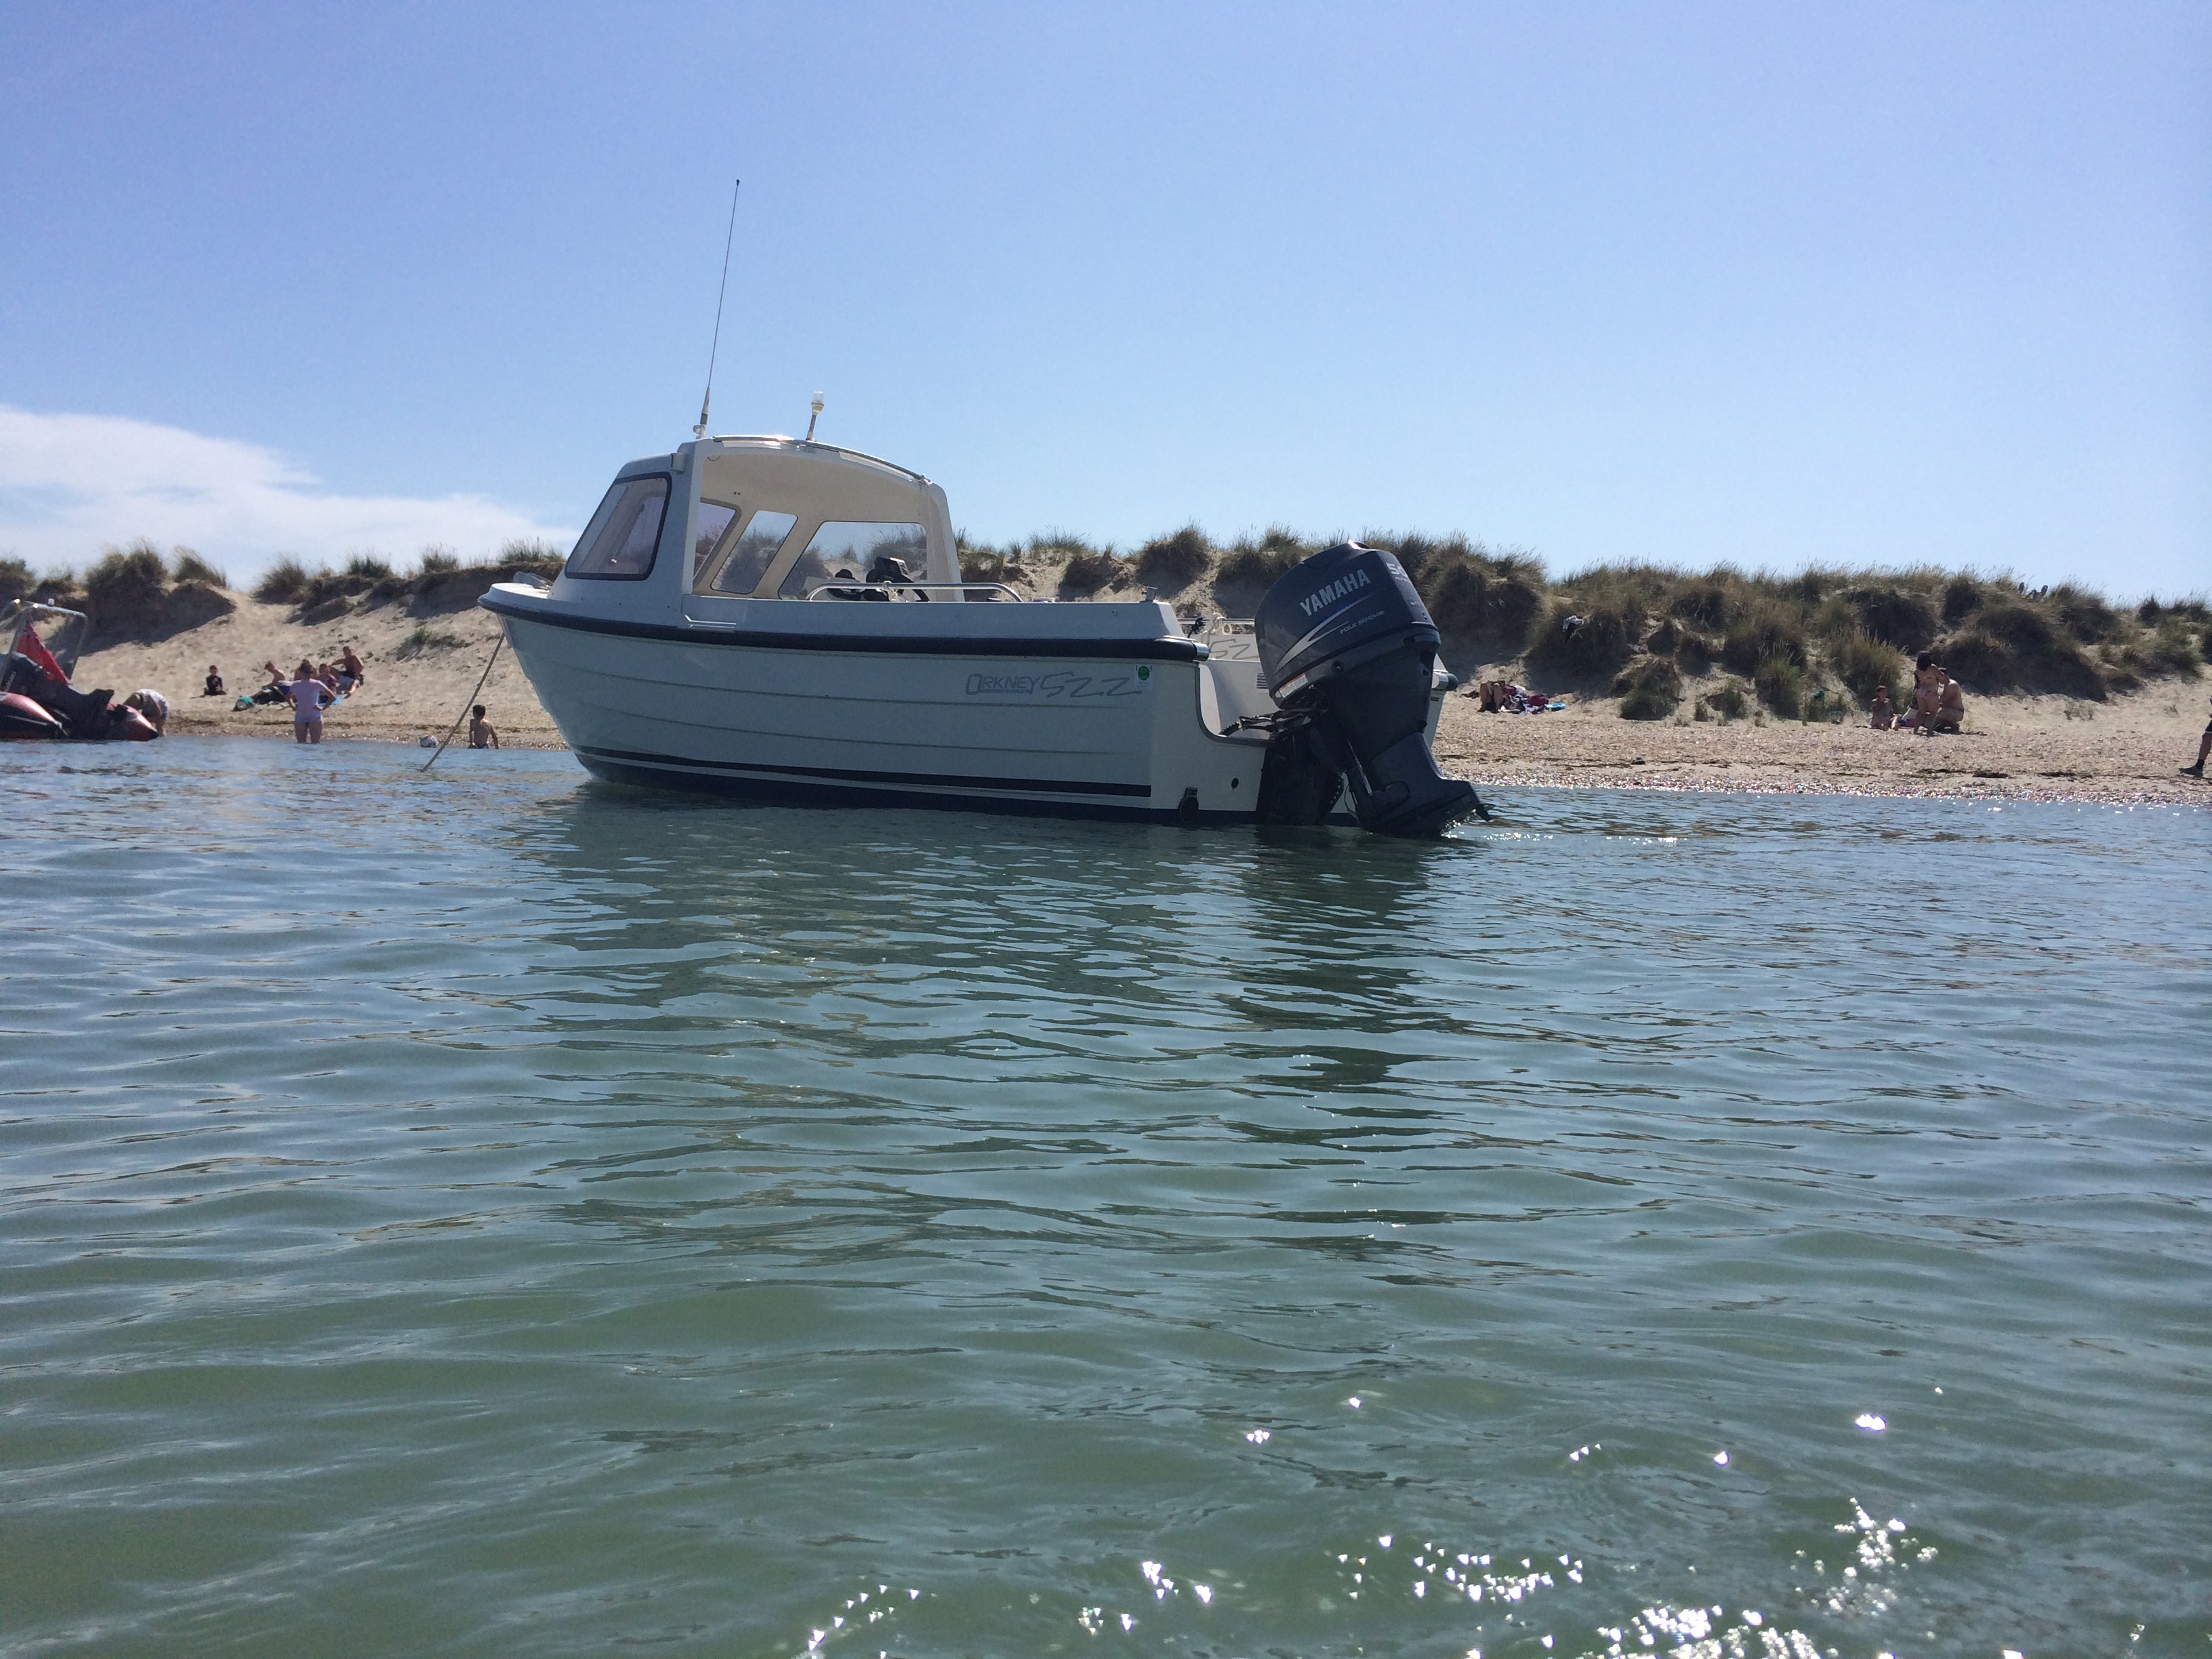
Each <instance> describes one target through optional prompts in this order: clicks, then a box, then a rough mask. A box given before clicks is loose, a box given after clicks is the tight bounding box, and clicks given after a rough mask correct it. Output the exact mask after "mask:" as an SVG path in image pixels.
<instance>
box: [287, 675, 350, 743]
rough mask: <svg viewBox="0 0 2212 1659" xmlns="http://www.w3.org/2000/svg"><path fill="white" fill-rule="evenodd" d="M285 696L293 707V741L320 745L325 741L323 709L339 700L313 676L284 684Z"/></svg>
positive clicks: (303, 676)
mask: <svg viewBox="0 0 2212 1659" xmlns="http://www.w3.org/2000/svg"><path fill="white" fill-rule="evenodd" d="M284 696H285V697H286V699H287V700H288V701H289V702H290V703H291V705H292V741H293V742H295V743H320V742H321V741H322V740H323V709H324V708H325V706H326V705H328V704H330V703H333V702H337V697H336V696H333V695H332V694H331V689H330V687H328V686H327V685H325V684H323V683H322V682H321V681H320V680H319V679H317V678H315V677H314V676H313V675H312V674H301V675H299V676H297V677H296V678H293V679H289V680H287V681H285V682H284Z"/></svg>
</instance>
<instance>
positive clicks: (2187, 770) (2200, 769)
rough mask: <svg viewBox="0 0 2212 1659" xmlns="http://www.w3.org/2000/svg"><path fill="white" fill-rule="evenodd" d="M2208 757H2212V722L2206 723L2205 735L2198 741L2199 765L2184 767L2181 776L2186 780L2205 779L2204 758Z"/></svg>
mask: <svg viewBox="0 0 2212 1659" xmlns="http://www.w3.org/2000/svg"><path fill="white" fill-rule="evenodd" d="M2207 755H2212V720H2207V721H2205V722H2204V735H2203V737H2201V738H2197V764H2196V765H2194V766H2185V767H2183V768H2182V769H2181V775H2182V776H2183V777H2185V778H2201V777H2203V775H2204V757H2206V756H2207Z"/></svg>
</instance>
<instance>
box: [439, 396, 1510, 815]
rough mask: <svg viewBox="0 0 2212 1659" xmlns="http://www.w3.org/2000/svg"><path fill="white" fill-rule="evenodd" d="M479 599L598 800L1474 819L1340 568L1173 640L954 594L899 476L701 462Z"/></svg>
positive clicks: (1096, 619) (1395, 639)
mask: <svg viewBox="0 0 2212 1659" xmlns="http://www.w3.org/2000/svg"><path fill="white" fill-rule="evenodd" d="M870 601H876V603H870ZM482 603H483V605H484V606H485V607H486V608H487V609H489V610H490V611H495V612H496V613H497V614H498V615H499V617H501V619H502V621H503V622H504V623H505V625H506V629H507V638H508V640H509V641H511V642H512V645H513V650H514V653H515V655H516V657H517V658H518V659H520V662H521V665H522V668H523V671H524V672H525V673H526V674H527V675H528V676H529V678H530V682H531V684H532V686H533V687H535V688H536V690H537V692H538V697H539V698H540V700H541V701H542V702H544V706H545V708H546V711H547V712H548V713H549V714H550V715H551V716H552V718H553V720H554V723H555V725H556V726H558V727H559V728H560V732H561V735H562V738H564V739H566V741H567V742H568V746H569V747H570V749H572V750H574V752H575V755H576V757H577V759H578V760H580V762H581V763H583V764H584V766H585V767H586V768H587V769H589V770H590V771H591V772H592V774H593V775H595V776H598V777H600V778H603V779H606V780H609V781H614V782H619V783H625V784H635V785H644V786H648V787H663V788H676V789H686V790H705V791H712V792H715V793H728V794H737V795H746V796H754V797H760V798H765V799H781V800H795V801H811V802H820V803H833V804H847V805H904V806H935V807H956V808H963V809H969V810H983V811H1018V812H1027V813H1044V814H1054V815H1069V816H1083V817H1124V818H1146V819H1158V820H1181V821H1184V822H1191V821H1198V822H1206V823H1234V822H1243V823H1254V822H1279V823H1320V822H1324V821H1328V820H1331V819H1336V820H1340V821H1344V822H1353V821H1356V822H1358V823H1363V824H1364V825H1365V826H1366V827H1368V828H1370V829H1377V830H1381V831H1383V832H1384V833H1391V834H1401V835H1406V834H1411V835H1427V834H1435V833H1437V832H1438V831H1439V830H1441V829H1443V827H1445V826H1446V825H1448V824H1449V823H1452V822H1455V820H1456V819H1458V818H1460V817H1465V816H1466V815H1467V814H1468V813H1470V812H1474V811H1480V810H1481V805H1480V801H1478V800H1477V799H1476V798H1475V795H1474V790H1473V788H1472V787H1470V786H1468V785H1467V784H1465V783H1462V782H1458V781H1453V780H1447V779H1444V778H1443V777H1441V776H1439V775H1437V770H1436V765H1435V763H1434V761H1433V759H1432V758H1431V755H1430V751H1429V747H1428V745H1429V741H1430V738H1431V736H1432V735H1433V733H1434V731H1435V727H1436V720H1437V714H1438V712H1439V711H1440V709H1441V708H1442V704H1443V696H1444V693H1445V692H1446V691H1447V690H1449V688H1450V686H1451V684H1453V681H1452V678H1451V677H1450V676H1449V674H1447V673H1445V672H1444V671H1443V669H1442V667H1441V666H1440V665H1438V664H1437V659H1436V647H1437V635H1436V629H1435V627H1434V624H1433V623H1431V621H1430V619H1429V616H1428V613H1427V611H1425V610H1424V609H1423V608H1422V606H1421V603H1420V600H1419V597H1418V596H1417V595H1416V594H1415V593H1414V592H1413V585H1412V584H1411V583H1410V582H1409V581H1407V579H1406V576H1405V573H1404V572H1403V571H1402V570H1401V569H1400V568H1399V567H1398V564H1397V562H1396V560H1395V559H1394V558H1392V557H1391V556H1390V555H1389V554H1388V553H1387V552H1383V551H1381V550H1376V549H1371V548H1361V547H1358V545H1357V544H1344V545H1343V546H1340V547H1337V548H1332V549H1330V550H1328V552H1326V553H1323V554H1318V555H1316V556H1315V557H1313V558H1311V559H1309V560H1308V561H1306V562H1305V563H1304V564H1302V565H1300V566H1298V567H1297V569H1295V570H1293V571H1292V572H1291V574H1289V575H1288V576H1286V577H1285V578H1284V579H1283V580H1282V581H1281V582H1279V583H1278V584H1277V586H1275V587H1274V588H1273V589H1271V590H1270V591H1269V592H1268V594H1267V598H1266V599H1264V600H1263V601H1262V602H1261V605H1260V607H1259V611H1258V620H1257V623H1256V624H1255V627H1254V628H1252V629H1245V630H1232V631H1216V632H1214V633H1212V634H1211V635H1207V636H1205V637H1197V638H1194V637H1190V636H1188V635H1186V633H1185V631H1184V629H1183V627H1182V624H1181V623H1179V622H1178V621H1177V619H1176V614H1175V612H1174V611H1173V610H1172V609H1171V608H1170V606H1169V605H1167V604H1165V603H1164V602H1163V601H1161V600H1158V599H1144V600H1132V601H1127V602H1121V603H1116V602H1110V601H1109V602H1097V603H1089V602H1086V603H1079V604H1060V603H1055V602H1054V601H1050V600H1024V599H1022V598H1021V597H1020V596H1019V595H1018V594H1017V593H1016V592H1014V591H1013V590H1012V588H1010V587H1006V586H1001V585H998V584H994V583H985V582H968V581H963V580H961V576H960V568H959V563H958V560H957V554H956V550H955V548H954V541H953V532H952V520H951V513H950V510H949V509H948V507H946V504H945V492H944V490H943V489H940V488H939V486H938V485H936V484H934V483H931V482H930V481H929V480H928V479H927V478H926V477H922V476H921V474H920V473H917V472H913V471H908V470H907V469H906V468H904V467H902V466H896V465H892V464H891V463H890V462H888V461H884V460H879V459H876V458H875V457H873V456H870V455H864V454H860V453H858V452H856V451H853V450H848V449H842V448H839V447H835V446H833V445H829V444H823V443H814V442H810V441H795V440H793V439H790V438H782V437H726V438H708V439H702V440H700V441H694V442H690V443H686V444H684V445H682V446H681V447H678V448H677V449H676V450H674V451H673V452H672V453H668V454H665V455H655V456H650V457H647V459H642V460H637V461H633V462H631V463H630V464H629V465H627V466H625V467H623V469H622V470H621V471H620V472H619V473H617V476H616V478H615V481H614V483H613V485H612V487H611V489H609V490H608V491H607V494H606V497H605V500H604V501H601V502H600V503H599V510H598V511H597V512H596V513H593V514H592V520H591V523H590V524H589V525H588V526H586V528H585V530H584V533H583V535H582V537H581V538H580V539H579V540H578V542H577V544H576V548H575V550H574V552H573V553H571V554H570V555H569V556H568V562H567V563H566V565H564V566H563V568H562V571H561V573H560V574H559V576H558V577H557V578H556V580H554V581H553V582H552V583H551V584H550V586H549V585H546V584H544V583H542V582H537V581H534V580H516V581H512V582H502V583H501V584H499V585H497V586H495V587H493V588H492V589H491V590H490V591H489V592H487V593H486V594H485V595H484V597H483V601H482ZM1386 682H1387V684H1386ZM1347 794H1348V796H1349V799H1348V802H1347V801H1346V796H1347ZM1347 806H1348V808H1349V812H1348V814H1347V812H1346V807H1347Z"/></svg>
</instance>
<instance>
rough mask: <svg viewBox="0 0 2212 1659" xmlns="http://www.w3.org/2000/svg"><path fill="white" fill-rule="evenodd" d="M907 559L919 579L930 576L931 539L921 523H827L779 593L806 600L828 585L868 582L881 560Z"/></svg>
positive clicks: (814, 535)
mask: <svg viewBox="0 0 2212 1659" xmlns="http://www.w3.org/2000/svg"><path fill="white" fill-rule="evenodd" d="M887 554H888V555H889V556H890V557H892V558H895V559H901V560H903V561H904V562H905V563H906V568H908V570H909V571H911V572H913V574H914V576H915V580H918V581H919V580H926V579H927V576H928V574H929V538H928V537H927V535H926V534H924V533H923V531H922V528H921V526H920V525H918V524H860V523H854V522H849V521H840V522H833V523H830V524H825V525H823V526H822V528H821V529H819V530H817V531H816V532H814V534H813V536H812V537H811V538H810V539H809V540H808V542H807V544H806V551H805V552H804V553H802V554H800V555H799V562H798V563H797V564H794V565H793V566H792V567H791V569H790V570H789V572H788V573H787V574H786V575H785V576H784V579H783V586H782V587H781V589H779V590H778V591H779V592H781V594H782V595H783V597H784V598H785V599H803V598H804V597H805V596H806V595H807V594H809V593H811V592H813V591H814V590H815V589H816V588H817V587H819V586H822V585H823V583H824V582H832V581H849V582H859V581H866V580H867V579H868V570H869V568H870V567H871V566H872V565H873V564H874V563H875V562H876V561H877V560H878V559H880V558H882V557H884V556H885V555H887Z"/></svg>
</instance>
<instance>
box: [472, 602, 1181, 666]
mask: <svg viewBox="0 0 2212 1659" xmlns="http://www.w3.org/2000/svg"><path fill="white" fill-rule="evenodd" d="M477 604H479V605H482V606H483V608H484V609H485V610H487V611H490V612H492V613H493V614H494V615H495V616H498V617H506V618H513V619H516V620H520V621H523V622H533V623H544V624H545V625H546V626H547V627H549V628H566V629H574V630H575V631H577V632H580V633H586V634H607V635H617V636H619V637H621V638H624V639H638V640H667V641H673V642H675V643H678V644H682V645H724V646H736V647H748V648H750V649H754V650H766V651H832V652H844V653H855V652H857V653H862V654H866V655H872V656H885V657H900V656H930V657H989V658H994V659H1005V658H1007V657H1076V658H1089V659H1093V660H1103V661H1109V662H1203V661H1205V660H1206V658H1207V656H1208V655H1209V654H1210V653H1209V652H1208V651H1207V648H1206V646H1205V644H1204V643H1203V642H1202V641H1198V640H1190V639H1172V638H1166V637H1158V636H1156V637H1154V638H1152V639H1089V640H1085V639H1072V638H1068V637H1066V636H1064V635H1063V636H1061V637H1060V638H1056V639H1054V638H1038V639H1022V638H1018V637H1013V636H1009V635H981V634H977V635H927V634H878V635H854V634H830V633H789V632H786V631H783V630H781V629H756V628H739V627H735V626H729V627H718V626H716V625H715V624H714V623H656V622H640V621H635V620H631V619H629V618H624V617H593V616H586V615H583V614H580V613H579V612H577V611H573V610H566V609H558V610H556V609H555V608H553V607H551V606H548V605H543V604H542V603H541V604H537V605H532V604H518V603H517V602H515V601H514V600H512V599H507V598H506V597H504V596H503V595H501V594H499V593H498V592H496V591H495V592H489V593H486V594H485V595H484V596H483V598H482V599H479V600H477Z"/></svg>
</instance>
